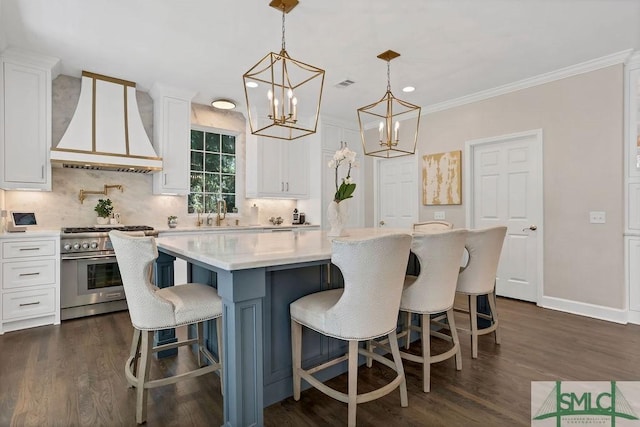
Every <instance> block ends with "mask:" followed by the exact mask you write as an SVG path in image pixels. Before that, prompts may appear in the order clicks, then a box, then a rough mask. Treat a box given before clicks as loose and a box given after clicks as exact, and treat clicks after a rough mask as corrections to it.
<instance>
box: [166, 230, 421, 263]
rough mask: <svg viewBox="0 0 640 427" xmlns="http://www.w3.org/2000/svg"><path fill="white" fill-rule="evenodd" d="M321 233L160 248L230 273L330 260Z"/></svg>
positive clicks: (232, 237) (217, 238)
mask: <svg viewBox="0 0 640 427" xmlns="http://www.w3.org/2000/svg"><path fill="white" fill-rule="evenodd" d="M395 233H404V234H411V231H410V230H406V229H387V228H358V229H350V230H348V234H349V235H348V236H345V237H339V239H354V238H356V239H357V238H366V237H374V236H382V235H386V234H395ZM333 239H334V237H327V232H326V231H322V230H304V229H301V230H298V231H294V232H290V233H260V232H255V233H228V234H218V233H208V234H185V235H175V236H172V235H165V236H163V237H159V238H158V239H157V244H158V247H159V248H162V249H166V250H167V251H169V252H172V253H173V254H175V255H178V256H180V257H184V258H186V259H191V260H195V261H199V262H202V263H204V264H207V265H211V266H213V267H217V268H221V269H223V270H227V271H233V270H244V269H249V268H258V267H270V266H276V265H287V264H296V263H301V262H310V261H319V260H324V259H330V258H331V240H333Z"/></svg>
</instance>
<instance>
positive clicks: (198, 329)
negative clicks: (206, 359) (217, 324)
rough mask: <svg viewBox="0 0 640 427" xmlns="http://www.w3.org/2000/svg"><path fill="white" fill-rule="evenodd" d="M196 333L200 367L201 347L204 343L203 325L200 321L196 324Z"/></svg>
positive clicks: (199, 366) (200, 365) (200, 364)
mask: <svg viewBox="0 0 640 427" xmlns="http://www.w3.org/2000/svg"><path fill="white" fill-rule="evenodd" d="M196 334H197V335H198V336H197V337H196V338H197V339H198V368H202V348H203V343H204V338H203V336H204V326H203V325H202V322H198V323H197V324H196Z"/></svg>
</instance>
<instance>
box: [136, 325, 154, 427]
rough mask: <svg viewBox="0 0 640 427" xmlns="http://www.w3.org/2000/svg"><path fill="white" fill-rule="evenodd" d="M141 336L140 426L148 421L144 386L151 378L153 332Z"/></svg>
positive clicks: (138, 398)
mask: <svg viewBox="0 0 640 427" xmlns="http://www.w3.org/2000/svg"><path fill="white" fill-rule="evenodd" d="M141 335H142V344H141V354H140V372H138V377H137V378H138V384H137V385H136V388H137V390H136V421H137V423H138V424H142V423H144V422H145V421H146V420H147V395H148V389H146V388H145V387H144V385H145V383H146V382H147V379H148V378H149V368H150V367H151V366H150V365H151V355H152V350H153V331H141Z"/></svg>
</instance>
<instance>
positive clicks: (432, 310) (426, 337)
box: [373, 229, 467, 393]
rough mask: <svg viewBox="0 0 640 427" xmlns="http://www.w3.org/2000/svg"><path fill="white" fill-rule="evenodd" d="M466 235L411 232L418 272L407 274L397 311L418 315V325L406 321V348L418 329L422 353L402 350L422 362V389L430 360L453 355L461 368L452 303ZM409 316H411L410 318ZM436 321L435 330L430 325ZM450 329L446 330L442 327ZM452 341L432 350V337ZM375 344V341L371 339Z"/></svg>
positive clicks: (461, 232) (427, 387)
mask: <svg viewBox="0 0 640 427" xmlns="http://www.w3.org/2000/svg"><path fill="white" fill-rule="evenodd" d="M466 236H467V230H466V229H458V230H449V231H443V232H440V233H432V234H421V233H414V235H413V241H412V243H411V251H412V252H413V253H414V254H415V255H416V257H417V258H418V261H419V262H420V274H419V275H418V276H411V275H407V276H406V278H405V282H404V290H403V291H402V299H401V300H400V311H401V312H406V313H408V314H409V315H411V314H413V313H415V314H418V315H419V316H420V325H419V326H412V325H411V322H410V321H409V322H408V323H407V326H406V330H405V331H404V332H403V334H406V348H409V343H410V336H411V331H412V330H415V331H418V332H420V333H421V341H422V354H421V355H415V354H409V353H405V352H401V353H400V354H401V356H402V358H403V359H406V360H411V361H413V362H418V363H422V370H423V391H424V392H425V393H426V392H428V391H429V390H430V377H431V364H432V363H437V362H441V361H443V360H447V359H449V358H451V357H454V356H455V358H456V369H457V370H461V369H462V355H461V352H460V341H459V340H458V333H457V331H456V326H455V320H454V316H453V303H454V300H455V296H456V282H457V280H458V271H459V270H460V258H461V257H462V254H463V252H464V245H465V240H466ZM441 314H442V315H443V316H442V317H441V318H440V319H443V318H446V323H444V322H442V321H440V319H438V320H433V321H432V320H431V315H441ZM409 320H410V318H409ZM432 323H433V324H437V326H439V329H438V330H432V328H431V325H432ZM447 330H448V331H449V334H446V333H444V332H443V331H445V332H446V331H447ZM432 336H433V337H436V338H440V339H443V340H446V341H449V342H450V343H452V346H451V347H450V348H449V349H448V350H447V351H445V352H443V353H440V354H432V352H431V337H432ZM373 344H374V345H375V342H374V343H373Z"/></svg>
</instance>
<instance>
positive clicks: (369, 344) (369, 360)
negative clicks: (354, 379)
mask: <svg viewBox="0 0 640 427" xmlns="http://www.w3.org/2000/svg"><path fill="white" fill-rule="evenodd" d="M374 349H375V347H374V345H373V340H368V341H367V351H368V352H373V350H374ZM366 359H367V368H370V367H371V366H373V357H369V356H367V358H366Z"/></svg>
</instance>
